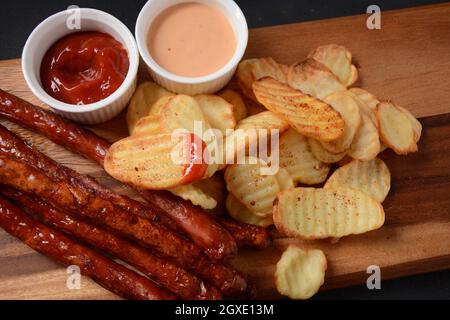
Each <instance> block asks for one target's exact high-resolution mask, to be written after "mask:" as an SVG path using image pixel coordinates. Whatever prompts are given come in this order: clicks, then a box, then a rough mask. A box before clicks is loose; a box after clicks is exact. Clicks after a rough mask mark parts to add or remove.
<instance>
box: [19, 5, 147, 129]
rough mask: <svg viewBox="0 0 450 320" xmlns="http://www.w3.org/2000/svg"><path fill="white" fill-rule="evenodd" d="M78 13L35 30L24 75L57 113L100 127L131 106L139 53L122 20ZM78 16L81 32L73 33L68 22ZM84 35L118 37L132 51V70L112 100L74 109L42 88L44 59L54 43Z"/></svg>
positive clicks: (25, 55)
mask: <svg viewBox="0 0 450 320" xmlns="http://www.w3.org/2000/svg"><path fill="white" fill-rule="evenodd" d="M77 10H79V11H78V12H74V11H72V10H71V11H61V12H59V13H56V14H54V15H52V16H50V17H49V18H47V19H46V20H44V21H43V22H41V24H39V25H38V26H37V27H36V28H35V29H34V31H33V32H32V33H31V35H30V36H29V38H28V40H27V42H26V44H25V47H24V49H23V52H22V72H23V75H24V77H25V80H26V82H27V84H28V86H29V87H30V89H31V91H32V92H33V94H34V95H35V96H36V97H38V98H39V99H40V100H41V101H42V102H44V103H46V104H47V105H49V106H50V107H51V108H52V109H53V110H54V111H55V112H56V113H59V114H61V115H62V116H64V117H66V118H69V119H71V120H74V121H77V122H81V123H85V124H96V123H100V122H105V121H107V120H109V119H111V118H113V117H114V116H116V115H118V114H119V113H120V112H121V111H122V110H123V109H124V108H125V107H126V106H127V103H128V101H129V100H130V99H131V96H132V95H133V92H134V90H135V89H136V81H137V80H136V79H137V71H138V67H139V52H138V49H137V46H136V41H135V40H134V37H133V34H132V33H131V32H130V30H128V28H127V27H126V26H125V25H124V24H123V23H122V22H120V21H119V20H118V19H116V18H115V17H113V16H112V15H110V14H108V13H106V12H103V11H100V10H95V9H87V8H81V9H77ZM78 14H79V17H80V27H81V28H80V29H69V28H68V26H67V25H68V23H67V21H68V19H70V18H76V16H75V15H78ZM70 15H73V16H72V17H71V16H70ZM69 25H70V23H69ZM80 31H101V32H104V33H107V34H109V35H111V36H112V37H114V38H115V39H116V40H117V41H119V42H121V43H122V44H123V46H124V48H125V49H126V50H127V51H128V58H129V60H130V66H129V69H128V74H127V76H126V77H125V80H124V82H123V83H122V85H121V86H120V87H119V88H118V89H117V90H116V91H115V92H114V93H112V94H111V95H110V96H109V97H107V98H105V99H103V100H101V101H98V102H96V103H92V104H86V105H72V104H68V103H64V102H61V101H58V100H56V99H55V98H53V97H51V96H50V95H49V94H48V93H47V92H45V90H44V89H43V88H42V85H41V79H40V67H41V61H42V58H43V57H44V55H45V53H46V52H47V50H48V49H49V48H50V46H51V45H52V44H53V43H55V42H56V41H57V40H59V39H60V38H62V37H64V36H65V35H67V34H70V33H74V32H80Z"/></svg>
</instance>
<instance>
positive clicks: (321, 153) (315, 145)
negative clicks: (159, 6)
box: [308, 138, 347, 163]
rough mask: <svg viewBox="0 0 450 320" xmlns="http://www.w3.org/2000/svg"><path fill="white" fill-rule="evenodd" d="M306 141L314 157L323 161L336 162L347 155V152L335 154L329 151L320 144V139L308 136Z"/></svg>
mask: <svg viewBox="0 0 450 320" xmlns="http://www.w3.org/2000/svg"><path fill="white" fill-rule="evenodd" d="M308 142H309V145H310V147H311V152H312V153H313V155H314V157H315V158H316V159H317V160H319V161H322V162H323V163H336V162H339V161H341V160H342V159H343V158H344V157H345V156H346V155H347V152H342V153H337V154H334V153H331V152H329V151H328V150H327V149H325V148H324V147H323V146H322V144H321V143H320V141H317V140H315V139H313V138H308Z"/></svg>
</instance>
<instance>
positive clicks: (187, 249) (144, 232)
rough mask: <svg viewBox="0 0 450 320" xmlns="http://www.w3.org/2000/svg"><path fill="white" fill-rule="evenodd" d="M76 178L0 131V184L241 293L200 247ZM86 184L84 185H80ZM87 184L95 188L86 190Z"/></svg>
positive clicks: (229, 272) (237, 280)
mask: <svg viewBox="0 0 450 320" xmlns="http://www.w3.org/2000/svg"><path fill="white" fill-rule="evenodd" d="M43 166H45V168H44V167H43ZM80 177H83V176H82V175H80V174H79V173H77V172H75V171H73V170H71V169H69V168H66V167H63V166H61V165H58V164H57V163H56V162H54V161H53V160H52V159H50V158H48V157H46V156H45V155H44V154H42V153H40V152H38V151H36V150H34V149H33V148H31V147H29V146H27V145H26V144H25V143H24V142H23V141H22V140H20V139H19V138H18V137H17V136H15V135H14V134H12V133H11V132H9V131H8V130H7V129H5V128H4V127H2V126H0V183H2V184H5V185H8V186H10V187H12V188H14V189H17V190H20V191H23V192H25V193H28V194H34V195H36V196H38V197H40V198H42V199H43V200H44V201H46V202H48V203H50V204H51V205H53V206H55V207H59V208H64V209H65V210H67V211H68V212H69V213H70V214H72V215H75V216H77V217H79V218H81V219H86V218H87V219H90V220H92V221H93V222H94V223H95V224H98V225H100V226H102V227H104V228H106V229H109V230H111V231H112V232H114V233H117V234H119V235H122V236H125V237H127V238H129V239H131V240H134V241H136V242H138V243H140V244H141V245H143V246H145V247H147V248H149V249H150V250H152V252H154V253H155V254H157V255H159V256H162V257H165V258H167V259H169V260H171V261H172V262H174V263H176V264H178V265H179V266H181V267H183V268H185V269H187V270H188V271H190V272H192V273H194V274H195V275H197V276H199V277H200V278H202V279H203V280H206V281H208V282H210V283H211V284H213V285H215V286H216V287H218V288H220V289H221V291H222V292H223V293H224V294H226V295H228V296H234V295H239V294H241V293H242V292H243V291H245V290H246V281H245V279H244V278H243V277H242V275H240V274H239V272H237V271H236V270H235V269H233V268H231V267H229V266H225V265H223V264H219V263H215V262H212V261H211V260H210V259H209V258H208V257H207V256H206V255H204V253H203V252H202V251H201V250H200V248H198V247H197V246H195V245H194V244H193V243H192V242H190V241H188V240H187V239H185V238H183V237H181V236H180V235H178V234H176V233H174V232H172V231H170V230H169V229H167V228H165V227H163V226H161V225H159V224H157V223H154V222H152V221H149V220H147V219H143V218H142V217H139V216H136V215H133V214H130V213H129V212H128V211H126V210H124V209H122V208H120V207H117V206H115V203H114V202H112V201H110V199H108V197H107V196H105V194H104V193H103V192H101V191H102V190H105V189H106V188H104V187H102V186H100V185H99V184H98V183H97V182H96V181H95V180H94V179H92V178H89V179H88V178H87V177H83V178H80ZM86 179H88V180H89V184H86V183H85V180H86ZM93 185H96V186H97V187H96V188H92V187H91V186H93ZM108 192H109V193H112V191H110V190H109V191H108ZM109 193H108V194H109ZM108 194H107V195H108Z"/></svg>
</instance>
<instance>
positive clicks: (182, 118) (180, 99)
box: [159, 94, 222, 178]
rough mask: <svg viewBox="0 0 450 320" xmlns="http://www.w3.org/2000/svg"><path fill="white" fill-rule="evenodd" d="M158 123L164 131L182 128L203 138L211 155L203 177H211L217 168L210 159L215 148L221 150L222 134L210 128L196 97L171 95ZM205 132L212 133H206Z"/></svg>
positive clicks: (213, 155)
mask: <svg viewBox="0 0 450 320" xmlns="http://www.w3.org/2000/svg"><path fill="white" fill-rule="evenodd" d="M159 124H160V128H161V130H162V131H164V132H171V133H172V132H174V131H175V130H179V129H184V130H187V131H188V132H190V133H194V134H197V135H198V136H200V137H201V138H202V139H204V140H205V143H206V145H207V149H208V151H209V156H210V157H211V162H210V163H209V165H208V169H207V171H206V174H205V178H208V177H211V176H212V175H213V174H214V173H215V172H216V171H217V170H218V169H219V166H218V163H217V162H218V161H212V160H213V159H215V150H222V143H221V139H222V134H221V133H220V131H219V132H217V135H216V134H215V132H214V131H211V130H210V129H211V126H210V124H209V122H208V120H207V119H206V117H205V115H204V113H203V112H202V109H201V108H200V106H199V104H198V102H197V100H196V99H194V98H193V97H191V96H188V95H183V94H179V95H177V96H175V97H173V98H172V99H171V100H170V101H169V102H168V103H167V104H166V105H165V106H164V108H163V109H162V110H161V116H160V120H159ZM207 132H209V133H211V132H212V133H214V134H211V135H207V134H206V133H207ZM216 144H218V145H216Z"/></svg>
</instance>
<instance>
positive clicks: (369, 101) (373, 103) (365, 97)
mask: <svg viewBox="0 0 450 320" xmlns="http://www.w3.org/2000/svg"><path fill="white" fill-rule="evenodd" d="M348 91H350V92H351V93H353V94H354V95H355V96H356V97H357V98H358V99H359V100H361V101H362V102H363V103H364V104H365V105H366V106H367V107H369V109H371V110H375V109H376V108H377V104H379V103H380V100H378V98H377V97H375V96H374V95H373V94H371V93H369V92H367V91H366V90H364V89H361V88H351V89H349V90H348Z"/></svg>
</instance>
